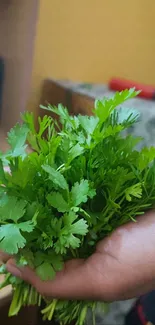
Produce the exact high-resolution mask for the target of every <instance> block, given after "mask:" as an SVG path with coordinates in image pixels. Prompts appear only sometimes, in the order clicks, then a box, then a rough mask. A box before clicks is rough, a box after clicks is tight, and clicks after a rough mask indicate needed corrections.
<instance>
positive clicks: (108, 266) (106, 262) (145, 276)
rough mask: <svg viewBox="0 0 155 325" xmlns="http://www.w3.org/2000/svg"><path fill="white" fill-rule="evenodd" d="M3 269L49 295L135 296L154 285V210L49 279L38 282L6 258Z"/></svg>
mask: <svg viewBox="0 0 155 325" xmlns="http://www.w3.org/2000/svg"><path fill="white" fill-rule="evenodd" d="M2 258H3V256H2ZM6 258H7V257H6V256H5V260H6ZM7 269H8V271H9V272H11V273H12V274H13V275H15V276H17V277H21V278H22V279H24V280H25V281H26V282H29V283H31V284H32V285H33V286H34V287H35V288H36V289H37V291H39V292H40V293H41V294H43V295H46V296H50V297H53V298H62V299H64V298H65V299H89V300H91V299H92V300H104V301H114V300H123V299H128V298H133V297H135V296H139V295H141V294H144V293H146V292H149V291H150V290H152V289H154V288H155V212H154V211H152V212H149V213H147V214H145V215H144V216H141V217H139V218H137V222H136V223H134V222H130V223H128V224H126V225H125V226H122V227H120V228H118V229H117V230H116V231H115V232H113V234H112V235H111V236H110V237H108V238H106V239H104V240H102V241H101V242H99V243H98V245H97V247H96V252H95V253H94V254H93V255H92V256H91V257H90V258H88V259H87V260H76V259H75V260H72V261H69V262H67V263H66V264H65V267H64V269H63V271H61V272H58V274H57V276H56V278H55V279H54V280H53V281H47V282H42V281H41V280H40V279H39V278H38V277H37V276H36V274H35V273H34V272H33V271H32V270H31V269H29V268H27V267H26V268H20V269H19V268H17V267H16V265H15V264H14V261H13V260H11V259H9V258H8V262H7Z"/></svg>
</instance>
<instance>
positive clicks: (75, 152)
mask: <svg viewBox="0 0 155 325" xmlns="http://www.w3.org/2000/svg"><path fill="white" fill-rule="evenodd" d="M83 152H84V148H83V147H82V146H80V144H79V143H77V144H76V145H75V146H73V147H72V148H71V149H70V150H69V152H68V159H69V162H71V161H72V160H73V159H75V158H76V157H78V156H80V155H82V153H83Z"/></svg>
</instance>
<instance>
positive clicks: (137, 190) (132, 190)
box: [125, 183, 142, 202]
mask: <svg viewBox="0 0 155 325" xmlns="http://www.w3.org/2000/svg"><path fill="white" fill-rule="evenodd" d="M125 196H126V200H127V201H129V202H130V201H131V200H132V196H133V197H136V198H138V199H140V198H141V197H142V185H141V184H140V183H138V184H135V185H132V186H130V187H128V188H127V189H126V190H125Z"/></svg>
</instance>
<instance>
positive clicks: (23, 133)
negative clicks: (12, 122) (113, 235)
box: [0, 89, 155, 325]
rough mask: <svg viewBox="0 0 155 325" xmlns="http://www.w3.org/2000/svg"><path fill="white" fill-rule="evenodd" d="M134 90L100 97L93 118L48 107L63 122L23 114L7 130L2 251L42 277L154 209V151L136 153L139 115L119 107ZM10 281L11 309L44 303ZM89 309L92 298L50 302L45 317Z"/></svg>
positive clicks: (63, 317) (0, 210) (80, 314)
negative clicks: (132, 131)
mask: <svg viewBox="0 0 155 325" xmlns="http://www.w3.org/2000/svg"><path fill="white" fill-rule="evenodd" d="M137 94H138V93H137V92H136V91H135V90H134V89H130V90H125V91H123V92H121V93H116V94H115V95H114V96H113V97H112V98H110V99H107V98H104V99H103V100H96V102H95V109H94V111H93V113H94V115H92V116H81V115H78V116H70V115H69V113H68V110H67V108H65V107H63V106H62V105H58V107H52V106H51V105H48V107H42V108H43V109H45V110H48V111H49V112H51V113H54V114H56V115H57V116H58V118H59V122H60V123H59V124H58V123H57V122H56V120H55V119H54V118H52V117H51V116H46V115H45V116H44V117H43V118H42V119H41V118H39V119H38V126H39V127H38V131H37V130H36V129H35V123H34V116H33V114H32V113H29V112H26V113H24V114H23V115H22V119H23V124H22V125H20V124H17V125H16V126H15V127H14V128H13V129H12V130H11V131H10V132H9V133H8V143H9V145H10V150H9V151H7V152H6V153H5V154H2V153H0V249H1V250H3V251H5V252H7V253H9V254H14V255H16V256H15V258H16V260H17V263H18V264H19V265H23V266H25V265H29V266H30V267H31V268H33V269H35V271H36V272H37V274H38V276H39V277H40V278H41V279H42V280H43V281H45V280H51V279H53V278H54V277H55V275H56V272H57V271H60V270H61V269H62V268H63V262H64V261H66V260H68V259H72V258H74V257H75V256H76V257H79V258H85V257H89V256H90V254H91V253H92V252H93V251H94V246H95V245H96V243H97V241H98V240H100V239H102V238H103V237H105V236H107V235H108V234H109V233H110V232H112V231H113V230H114V229H116V228H117V227H118V226H120V225H122V224H124V223H126V222H128V221H129V220H130V219H131V220H134V219H135V218H136V216H137V215H140V214H143V213H144V211H145V210H147V209H150V208H152V207H153V205H154V200H155V148H153V147H151V148H143V149H142V150H141V151H137V150H136V145H137V144H138V143H139V141H141V139H140V138H134V137H132V136H127V137H124V135H123V131H124V130H125V129H126V128H128V127H130V126H132V125H133V124H134V123H136V121H138V119H139V114H137V112H135V111H134V110H131V109H130V110H126V109H125V110H123V108H121V109H118V110H116V107H117V106H118V105H121V104H123V103H124V101H126V100H128V99H131V98H133V97H135V96H136V95H137ZM27 144H29V146H30V147H31V149H32V152H30V153H28V152H26V146H27ZM5 164H7V165H8V166H9V168H10V171H11V173H10V174H8V173H7V172H6V171H5V170H4V166H5ZM3 270H4V268H2V269H1V270H0V272H2V271H3ZM5 273H6V270H5ZM9 283H11V284H12V285H13V286H14V288H15V289H16V290H15V294H14V298H13V302H12V306H11V309H10V313H11V314H16V313H17V312H18V311H19V309H20V307H21V306H22V304H24V305H25V304H26V303H27V304H30V303H32V304H34V303H37V304H40V297H39V296H38V295H37V294H36V292H34V289H32V288H31V287H30V286H28V285H26V284H23V283H22V285H21V284H20V282H18V281H17V280H15V278H14V277H11V275H8V274H7V275H6V281H5V283H4V284H3V286H5V285H7V284H9ZM22 290H24V293H23V291H22ZM29 293H30V294H29ZM19 302H20V303H19ZM89 307H91V308H94V303H87V302H86V303H84V302H62V301H58V302H57V301H56V300H53V302H52V303H51V304H49V305H48V306H47V307H46V308H45V310H44V311H43V314H44V317H48V319H51V317H52V315H53V312H54V310H55V312H56V317H57V319H58V320H59V321H60V322H63V324H68V323H69V322H71V321H72V320H75V319H76V320H77V323H76V324H77V325H79V324H80V325H81V324H83V321H84V319H85V316H86V312H87V309H88V308H89Z"/></svg>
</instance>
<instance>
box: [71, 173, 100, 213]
mask: <svg viewBox="0 0 155 325" xmlns="http://www.w3.org/2000/svg"><path fill="white" fill-rule="evenodd" d="M94 195H95V190H92V189H90V187H89V182H88V180H84V179H82V180H81V182H80V183H75V184H74V186H73V187H72V189H71V201H72V204H73V206H75V207H76V206H79V205H80V204H81V203H85V202H87V200H88V197H91V198H93V197H94Z"/></svg>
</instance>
